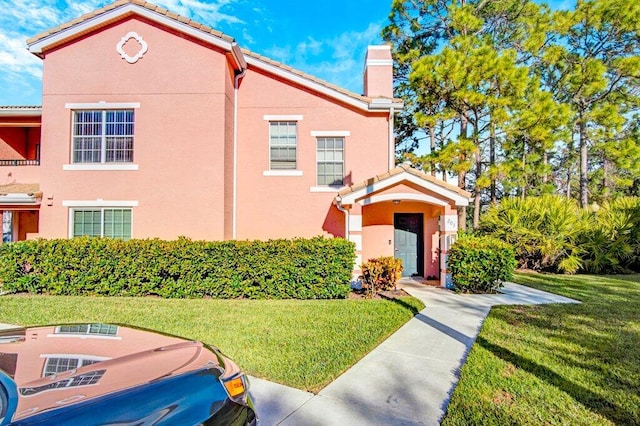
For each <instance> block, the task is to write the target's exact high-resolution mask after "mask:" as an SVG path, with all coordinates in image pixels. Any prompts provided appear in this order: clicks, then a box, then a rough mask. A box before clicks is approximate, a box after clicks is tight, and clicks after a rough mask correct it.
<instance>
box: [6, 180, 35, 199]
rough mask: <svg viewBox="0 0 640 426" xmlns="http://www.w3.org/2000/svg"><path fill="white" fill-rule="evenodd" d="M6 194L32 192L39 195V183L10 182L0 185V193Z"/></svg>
mask: <svg viewBox="0 0 640 426" xmlns="http://www.w3.org/2000/svg"><path fill="white" fill-rule="evenodd" d="M6 194H32V195H36V196H38V195H40V196H42V193H41V192H40V184H37V183H10V184H8V185H0V195H6Z"/></svg>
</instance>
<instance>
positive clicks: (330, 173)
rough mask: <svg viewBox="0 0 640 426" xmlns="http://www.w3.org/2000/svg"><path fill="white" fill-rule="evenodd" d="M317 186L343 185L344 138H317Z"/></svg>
mask: <svg viewBox="0 0 640 426" xmlns="http://www.w3.org/2000/svg"><path fill="white" fill-rule="evenodd" d="M317 145H318V153H317V155H318V185H321V186H342V185H343V184H344V138H343V137H319V138H318V139H317Z"/></svg>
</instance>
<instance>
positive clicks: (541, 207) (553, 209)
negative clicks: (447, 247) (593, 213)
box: [480, 195, 590, 273]
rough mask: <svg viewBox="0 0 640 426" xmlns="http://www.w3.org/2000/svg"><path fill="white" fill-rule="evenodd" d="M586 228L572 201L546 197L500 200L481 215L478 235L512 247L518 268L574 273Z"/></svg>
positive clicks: (582, 213) (584, 216)
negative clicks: (579, 240)
mask: <svg viewBox="0 0 640 426" xmlns="http://www.w3.org/2000/svg"><path fill="white" fill-rule="evenodd" d="M589 226H590V218H589V216H588V214H586V213H585V211H583V210H582V209H581V208H580V207H579V206H578V204H577V202H576V201H575V200H570V199H567V198H564V197H560V196H553V195H545V196H542V197H529V198H525V199H520V198H508V199H503V200H502V201H501V202H500V204H498V205H497V206H493V207H491V208H489V210H487V212H486V213H485V214H484V215H483V216H482V218H481V221H480V232H481V233H483V234H485V235H490V236H492V237H495V238H498V239H500V240H502V241H505V242H507V243H509V244H511V245H513V247H514V248H515V250H516V256H517V259H518V266H519V267H520V268H527V269H533V270H536V271H550V272H564V273H575V272H576V271H577V270H578V269H579V268H580V266H581V265H582V258H581V256H582V253H583V250H582V248H581V247H580V246H579V245H578V239H579V238H580V236H581V235H582V234H583V232H584V230H585V229H588V228H589Z"/></svg>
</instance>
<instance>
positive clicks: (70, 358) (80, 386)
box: [0, 324, 224, 421]
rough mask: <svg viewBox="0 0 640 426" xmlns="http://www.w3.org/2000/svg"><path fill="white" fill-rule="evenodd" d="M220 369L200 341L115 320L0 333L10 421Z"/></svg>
mask: <svg viewBox="0 0 640 426" xmlns="http://www.w3.org/2000/svg"><path fill="white" fill-rule="evenodd" d="M223 366H224V361H223V360H222V359H221V357H220V355H219V353H218V352H217V351H215V350H212V349H211V348H209V347H207V346H205V345H203V344H202V343H200V342H194V341H189V340H185V339H182V338H178V337H173V336H166V335H161V334H158V333H154V332H150V331H146V330H139V329H134V328H131V327H124V326H118V325H111V324H75V325H58V326H46V327H33V328H26V329H25V328H22V329H14V330H6V331H3V332H0V370H2V372H4V374H5V375H6V376H4V378H3V380H2V383H3V385H4V387H5V388H7V393H8V394H9V395H10V396H11V395H13V396H14V398H13V399H12V398H9V403H8V407H5V408H6V410H5V411H7V413H6V414H8V415H9V416H10V417H11V418H12V420H13V421H16V420H20V419H22V418H27V417H31V416H34V415H38V414H40V413H43V412H47V411H49V410H53V409H59V408H61V407H67V406H70V405H73V404H79V403H83V402H85V401H89V400H92V399H95V398H98V397H103V396H105V395H109V394H116V393H119V392H122V391H124V390H126V389H131V388H135V387H138V386H141V385H145V384H149V383H153V382H156V381H158V380H160V379H164V378H170V377H174V376H178V375H182V374H186V373H189V372H193V371H198V370H202V369H208V370H213V371H214V372H215V371H217V373H216V374H218V375H219V374H220V372H222V371H223V370H222V367H223ZM8 378H11V381H9V380H8ZM12 387H13V389H11V388H12ZM16 395H17V398H15V396H16ZM16 400H17V404H16ZM12 402H13V403H12ZM11 405H13V406H11ZM0 417H2V416H0Z"/></svg>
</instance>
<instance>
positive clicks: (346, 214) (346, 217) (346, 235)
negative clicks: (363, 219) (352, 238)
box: [334, 195, 349, 240]
mask: <svg viewBox="0 0 640 426" xmlns="http://www.w3.org/2000/svg"><path fill="white" fill-rule="evenodd" d="M335 200H336V202H335V203H334V204H335V206H336V208H337V209H338V210H340V211H341V212H342V213H344V238H345V240H349V210H348V209H345V208H344V207H342V204H341V201H342V198H340V196H339V195H338V196H337V197H336V199H335Z"/></svg>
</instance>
